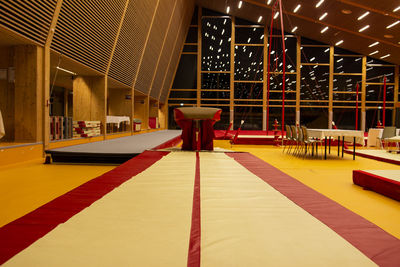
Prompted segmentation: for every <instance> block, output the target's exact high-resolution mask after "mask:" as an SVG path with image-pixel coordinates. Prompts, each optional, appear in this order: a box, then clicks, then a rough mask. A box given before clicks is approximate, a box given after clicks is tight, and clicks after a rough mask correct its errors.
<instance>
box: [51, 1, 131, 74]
mask: <svg viewBox="0 0 400 267" xmlns="http://www.w3.org/2000/svg"><path fill="white" fill-rule="evenodd" d="M125 3H126V0H124V1H112V0H98V1H74V0H64V1H63V5H62V7H61V11H60V15H59V18H58V22H57V26H56V31H55V33H54V38H53V42H52V45H51V48H52V49H54V50H56V51H58V52H60V53H62V54H64V55H66V56H69V57H71V58H73V59H75V60H77V61H78V62H81V63H83V64H85V65H87V66H89V67H91V68H93V69H95V70H97V71H100V72H102V73H105V70H106V68H107V65H108V62H109V60H110V55H111V51H112V48H113V45H114V41H115V38H116V35H117V31H118V27H119V24H120V21H121V18H122V14H123V11H124V7H125Z"/></svg>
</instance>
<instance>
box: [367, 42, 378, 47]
mask: <svg viewBox="0 0 400 267" xmlns="http://www.w3.org/2000/svg"><path fill="white" fill-rule="evenodd" d="M377 44H379V42H375V43H373V44H370V45H369V46H368V47H373V46H376V45H377Z"/></svg>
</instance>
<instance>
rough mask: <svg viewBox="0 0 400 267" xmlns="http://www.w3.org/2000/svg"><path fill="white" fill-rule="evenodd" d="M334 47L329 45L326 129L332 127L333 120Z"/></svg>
mask: <svg viewBox="0 0 400 267" xmlns="http://www.w3.org/2000/svg"><path fill="white" fill-rule="evenodd" d="M334 52H335V47H334V46H330V47H329V107H328V114H329V117H328V129H332V121H333V73H334V63H335V57H334Z"/></svg>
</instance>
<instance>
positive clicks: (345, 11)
mask: <svg viewBox="0 0 400 267" xmlns="http://www.w3.org/2000/svg"><path fill="white" fill-rule="evenodd" d="M342 13H343V14H346V15H350V14H351V13H353V11H351V10H350V9H342Z"/></svg>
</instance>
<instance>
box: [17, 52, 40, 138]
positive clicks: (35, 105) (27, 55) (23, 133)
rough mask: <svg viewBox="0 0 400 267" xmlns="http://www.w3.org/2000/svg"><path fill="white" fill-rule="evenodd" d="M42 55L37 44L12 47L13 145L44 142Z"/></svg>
mask: <svg viewBox="0 0 400 267" xmlns="http://www.w3.org/2000/svg"><path fill="white" fill-rule="evenodd" d="M43 53H44V49H43V48H42V47H39V46H36V45H21V46H16V47H15V57H14V66H15V122H16V123H15V127H14V136H15V141H16V142H40V141H42V139H43V136H42V130H43V125H42V121H43V115H42V114H43V109H42V103H43V89H42V86H43V75H42V73H43V65H44V64H43Z"/></svg>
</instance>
